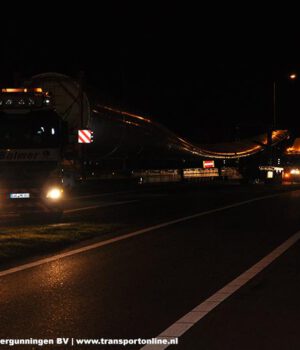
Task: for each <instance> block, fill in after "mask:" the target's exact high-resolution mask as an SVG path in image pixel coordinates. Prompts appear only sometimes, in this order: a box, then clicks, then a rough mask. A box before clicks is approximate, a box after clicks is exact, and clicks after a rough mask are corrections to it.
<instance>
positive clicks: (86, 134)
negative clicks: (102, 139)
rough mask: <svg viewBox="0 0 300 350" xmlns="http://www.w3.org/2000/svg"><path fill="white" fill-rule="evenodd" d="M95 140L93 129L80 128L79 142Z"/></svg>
mask: <svg viewBox="0 0 300 350" xmlns="http://www.w3.org/2000/svg"><path fill="white" fill-rule="evenodd" d="M91 142H93V132H92V131H91V130H86V129H85V130H78V143H91Z"/></svg>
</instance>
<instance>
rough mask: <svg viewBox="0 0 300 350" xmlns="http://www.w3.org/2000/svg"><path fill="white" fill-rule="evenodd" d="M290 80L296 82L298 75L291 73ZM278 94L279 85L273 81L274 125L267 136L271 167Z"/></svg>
mask: <svg viewBox="0 0 300 350" xmlns="http://www.w3.org/2000/svg"><path fill="white" fill-rule="evenodd" d="M288 79H289V80H296V79H297V74H296V73H290V74H289V75H288ZM277 94H278V83H277V80H276V79H274V80H273V121H272V125H271V127H270V128H269V130H268V136H267V139H268V140H267V144H268V149H269V151H268V153H269V157H268V158H269V161H268V163H269V165H273V149H272V134H273V131H274V130H275V128H276V124H277V119H278V118H277Z"/></svg>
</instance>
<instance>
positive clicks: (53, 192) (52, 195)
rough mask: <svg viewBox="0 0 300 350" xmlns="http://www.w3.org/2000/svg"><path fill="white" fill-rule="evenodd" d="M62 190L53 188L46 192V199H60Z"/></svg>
mask: <svg viewBox="0 0 300 350" xmlns="http://www.w3.org/2000/svg"><path fill="white" fill-rule="evenodd" d="M62 193H63V190H62V189H61V188H58V187H53V188H51V189H50V190H48V192H47V195H46V197H47V198H49V199H60V198H61V197H62Z"/></svg>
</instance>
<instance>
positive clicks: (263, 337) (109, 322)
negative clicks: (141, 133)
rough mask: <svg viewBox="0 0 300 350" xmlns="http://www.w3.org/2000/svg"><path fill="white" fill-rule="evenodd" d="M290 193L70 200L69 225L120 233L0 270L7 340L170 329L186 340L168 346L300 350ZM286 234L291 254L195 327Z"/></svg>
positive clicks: (170, 191)
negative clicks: (107, 227) (101, 226)
mask: <svg viewBox="0 0 300 350" xmlns="http://www.w3.org/2000/svg"><path fill="white" fill-rule="evenodd" d="M98 190H99V189H98ZM286 190H287V188H283V190H282V189H280V188H279V187H278V188H275V189H274V188H272V187H262V186H252V187H239V186H208V187H205V186H198V185H183V184H173V185H167V186H161V185H157V186H146V187H142V188H141V187H139V188H135V187H130V188H122V189H113V190H112V191H109V190H108V191H107V192H105V191H104V190H103V189H101V191H100V190H99V192H97V191H96V190H92V189H89V190H86V191H85V192H84V191H83V192H81V193H77V194H74V195H73V197H72V198H71V197H70V198H69V199H70V200H69V201H66V203H65V207H66V214H65V217H64V221H65V222H77V221H78V222H83V221H84V222H94V223H100V222H105V223H113V222H114V223H118V224H120V225H121V227H122V228H121V229H120V231H118V232H112V233H111V235H110V236H108V237H105V240H104V241H103V238H101V239H102V243H101V244H98V245H97V243H96V242H97V240H93V242H86V243H85V244H81V245H80V247H79V250H78V251H76V250H75V251H74V249H78V247H71V248H69V249H68V250H66V251H64V253H63V255H60V256H58V257H57V256H55V255H52V256H50V259H48V260H43V259H40V260H38V261H37V262H36V263H33V265H32V266H31V265H30V266H27V265H24V264H25V263H27V261H26V262H24V263H23V262H18V263H16V264H15V266H17V268H16V269H13V270H8V267H5V266H3V268H2V272H0V295H1V299H0V325H1V327H0V339H3V338H13V339H15V338H18V339H23V338H44V339H46V338H49V339H55V338H58V337H64V338H74V339H83V338H84V339H99V338H107V339H108V338H109V339H110V338H112V339H122V338H124V339H137V338H144V339H148V338H153V337H157V336H159V335H161V334H163V333H164V331H165V330H168V329H169V330H171V334H170V336H174V337H178V345H174V346H173V345H172V346H170V347H169V349H180V350H181V349H187V350H189V349H191V350H193V349H205V350H217V349H223V350H224V349H231V350H232V349H245V350H247V349H249V350H250V349H251V350H252V349H297V348H299V347H300V335H299V331H298V328H299V327H298V325H299V323H300V301H299V298H298V296H299V295H300V270H299V266H300V246H299V242H298V240H297V239H298V236H293V235H295V234H296V235H297V232H299V231H300V210H299V208H300V191H299V190H295V189H294V191H291V192H289V191H286ZM84 208H85V209H84ZM290 237H296V238H295V241H293V242H292V243H291V246H290V247H288V248H287V249H286V251H282V252H281V255H280V254H279V256H278V257H275V258H274V260H272V261H271V262H269V263H268V264H266V266H265V267H264V268H263V269H262V270H261V271H258V272H257V273H256V274H253V277H252V278H251V279H250V280H249V281H244V282H243V283H242V284H240V285H239V286H238V287H236V290H235V291H234V292H230V293H229V294H227V295H226V297H224V300H223V301H222V302H218V303H215V304H214V308H212V310H210V311H209V310H208V311H207V309H206V311H207V312H206V313H205V315H204V316H203V317H201V319H200V320H198V321H197V317H194V318H193V319H192V320H190V319H189V316H190V315H191V311H192V310H194V312H195V308H197V307H199V306H200V309H199V308H198V314H192V315H193V316H194V315H196V316H199V310H200V311H201V310H202V309H201V305H207V304H203V303H205V302H207V300H211V299H209V298H211V297H212V296H214V295H219V294H216V293H218V291H220V290H222V288H224V287H226V286H227V287H228V286H229V287H230V286H231V285H232V284H230V283H231V282H232V281H234V280H235V279H236V278H238V277H239V276H240V275H241V274H243V273H245V271H247V270H249V269H250V268H251V267H252V266H254V265H255V264H256V263H258V262H259V261H261V259H263V258H264V257H266V256H268V255H269V254H270V253H272V252H274V250H275V249H276V248H277V247H279V246H281V245H282V244H283V243H284V242H286V241H287V240H288V239H289V238H290ZM109 239H110V241H108V240H109ZM95 243H96V245H95ZM84 246H86V248H84V249H81V248H82V247H84ZM33 261H35V260H33ZM31 262H32V261H31ZM18 266H19V267H18ZM227 289H228V288H227ZM229 289H230V288H229ZM196 310H197V309H196ZM202 311H203V310H202ZM187 315H188V317H185V316H187ZM183 317H185V318H183ZM180 320H182V321H180ZM176 327H177V328H176ZM178 327H179V328H178ZM6 348H7V349H11V348H12V347H9V346H8V345H2V346H0V349H6ZM17 348H20V347H17ZM23 348H24V349H33V348H38V347H34V346H27V347H26V346H24V347H23ZM48 348H49V349H66V348H68V346H65V345H55V346H49V347H48V346H44V347H43V349H48ZM70 348H71V347H70ZM73 348H74V349H98V348H101V349H102V348H110V349H119V348H120V349H122V348H124V347H123V346H119V347H118V346H116V345H115V346H113V347H111V346H110V347H105V346H101V347H100V346H99V345H98V346H97V345H80V346H79V345H77V346H74V347H73ZM125 348H126V349H140V348H142V346H137V345H136V346H127V347H125ZM148 348H149V347H148ZM148 348H147V349H148ZM151 348H152V349H156V347H151ZM158 348H159V347H158Z"/></svg>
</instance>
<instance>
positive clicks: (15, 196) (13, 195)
mask: <svg viewBox="0 0 300 350" xmlns="http://www.w3.org/2000/svg"><path fill="white" fill-rule="evenodd" d="M9 198H11V199H19V198H30V193H10V195H9Z"/></svg>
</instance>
